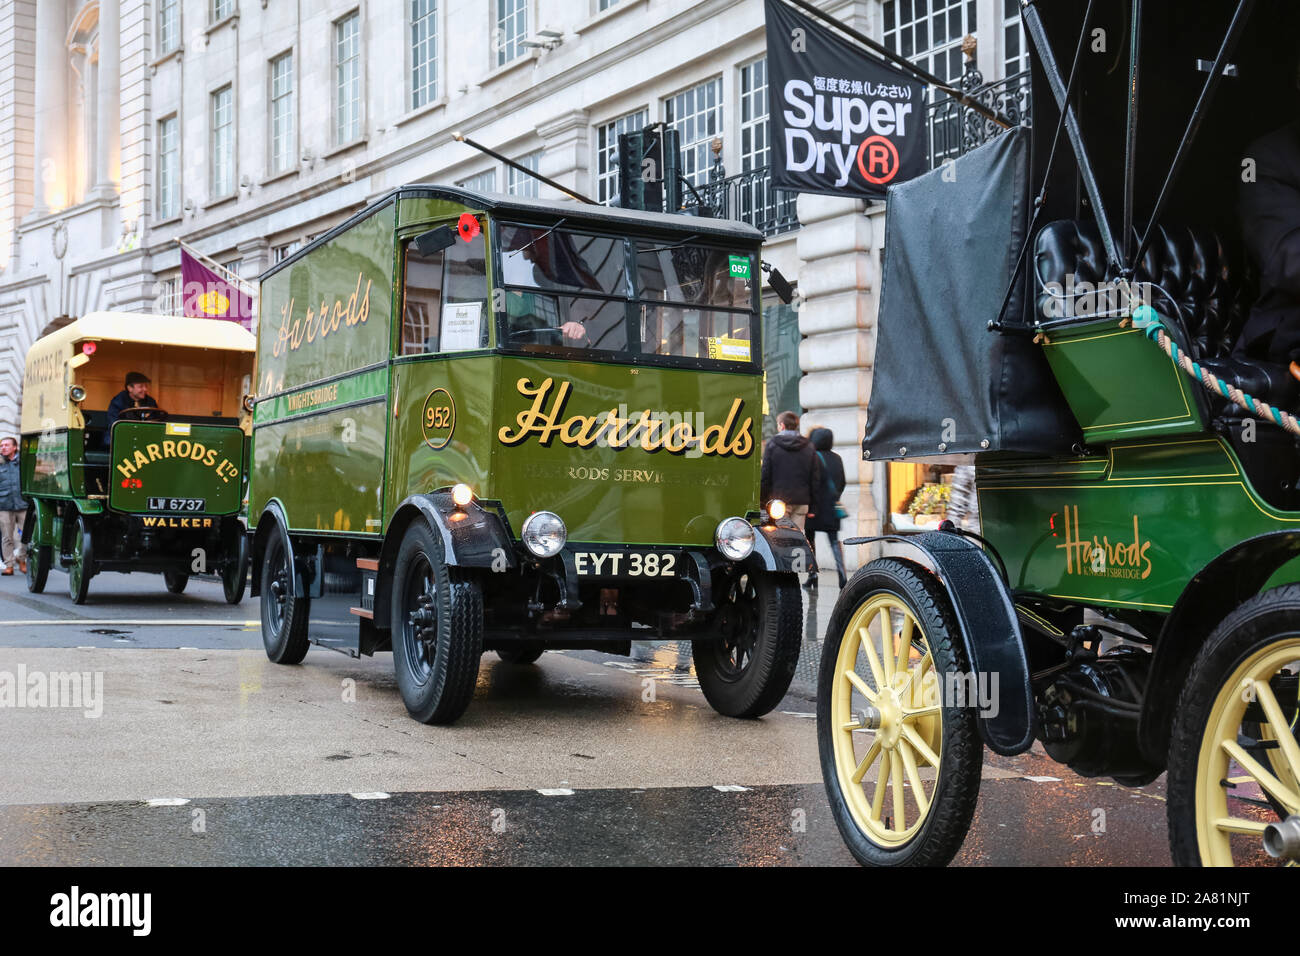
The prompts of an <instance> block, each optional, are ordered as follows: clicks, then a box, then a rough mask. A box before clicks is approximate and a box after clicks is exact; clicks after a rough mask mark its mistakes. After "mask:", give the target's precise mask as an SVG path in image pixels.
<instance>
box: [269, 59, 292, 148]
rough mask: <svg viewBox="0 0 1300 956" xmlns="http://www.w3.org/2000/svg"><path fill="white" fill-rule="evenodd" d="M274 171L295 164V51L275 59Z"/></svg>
mask: <svg viewBox="0 0 1300 956" xmlns="http://www.w3.org/2000/svg"><path fill="white" fill-rule="evenodd" d="M269 112H270V120H271V130H270V142H271V172H272V173H282V172H284V171H285V170H287V169H289V168H290V167H291V166H292V165H293V159H294V155H293V154H294V142H293V140H294V136H293V126H294V123H293V53H292V52H290V53H285V54H284V55H282V56H278V57H276V58H275V59H274V60H272V61H271V109H270V111H269Z"/></svg>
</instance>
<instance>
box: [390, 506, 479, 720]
mask: <svg viewBox="0 0 1300 956" xmlns="http://www.w3.org/2000/svg"><path fill="white" fill-rule="evenodd" d="M480 588H481V586H480V584H479V581H478V578H476V577H474V576H473V575H472V574H469V573H467V572H465V571H462V570H460V569H459V568H449V567H447V565H446V564H445V563H444V562H443V560H442V542H441V540H439V539H437V538H435V537H434V534H433V532H432V531H431V530H430V529H429V526H428V525H426V524H425V523H424V522H422V521H418V522H416V523H415V524H413V525H411V527H410V528H409V529H408V530H407V532H406V536H405V537H404V538H403V539H402V545H401V548H400V549H399V550H398V553H397V562H396V564H395V565H394V567H393V599H392V602H391V604H392V633H393V669H394V671H395V673H396V677H397V688H398V690H400V691H401V693H402V702H403V703H405V704H406V709H407V711H409V712H410V714H411V716H412V717H414V718H415V719H416V720H418V721H421V722H422V723H426V724H450V723H452V722H453V721H455V720H456V719H457V718H458V717H460V715H461V714H463V713H464V712H465V708H466V707H468V706H469V702H470V700H471V698H473V696H474V686H475V684H476V683H477V681H478V665H479V658H480V657H482V655H483V593H482V591H481V589H480Z"/></svg>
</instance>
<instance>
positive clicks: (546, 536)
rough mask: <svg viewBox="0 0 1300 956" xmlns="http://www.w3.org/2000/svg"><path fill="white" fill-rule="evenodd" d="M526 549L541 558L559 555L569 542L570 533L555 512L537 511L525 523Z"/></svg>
mask: <svg viewBox="0 0 1300 956" xmlns="http://www.w3.org/2000/svg"><path fill="white" fill-rule="evenodd" d="M522 537H523V539H524V547H525V548H527V549H528V550H529V551H530V552H532V553H533V554H535V555H536V556H537V557H539V558H549V557H552V556H553V555H556V554H559V552H560V549H561V548H563V547H564V543H565V542H566V541H567V540H569V531H568V529H567V528H565V527H564V522H563V521H561V520H560V516H559V515H557V514H556V513H555V512H553V511H537V512H534V513H533V514H531V515H529V516H528V518H527V520H526V521H524V527H523V531H522Z"/></svg>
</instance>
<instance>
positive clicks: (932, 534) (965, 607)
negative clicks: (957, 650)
mask: <svg viewBox="0 0 1300 956" xmlns="http://www.w3.org/2000/svg"><path fill="white" fill-rule="evenodd" d="M871 541H889V542H891V543H896V544H901V545H904V546H906V547H909V548H914V549H916V550H917V551H919V552H921V556H922V560H921V562H920V563H922V564H924V565H927V566H928V567H929V568H930V569H931V571H932V572H933V574H934V576H935V578H936V579H938V581H939V583H940V584H941V585H942V586H943V589H944V591H945V593H947V595H948V599H949V601H950V602H951V603H952V607H953V611H954V612H955V613H956V616H957V626H958V628H959V629H960V631H961V638H962V643H963V644H964V645H965V648H966V657H967V660H968V662H969V663H970V667H971V670H972V671H973V672H974V673H975V674H977V675H978V674H990V675H993V674H996V675H997V678H998V693H997V700H998V706H997V710H996V712H993V711H992V709H991V708H990V709H989V711H988V712H986V711H984V710H982V709H981V710H978V711H977V714H978V716H979V721H978V723H979V729H980V736H981V737H982V738H983V739H984V742H985V743H986V744H988V747H989V749H990V750H992V751H993V752H994V753H997V754H1002V755H1003V756H1013V755H1015V754H1020V753H1024V752H1025V751H1026V750H1028V749H1029V747H1030V745H1031V744H1032V743H1033V742H1034V736H1035V725H1036V719H1035V711H1034V695H1033V690H1032V689H1031V687H1030V684H1029V662H1028V660H1027V659H1026V657H1025V645H1024V640H1023V638H1022V637H1021V634H1020V622H1019V620H1018V619H1017V617H1016V610H1015V606H1014V604H1013V603H1012V600H1011V592H1010V590H1009V589H1008V587H1007V585H1006V582H1005V581H1004V580H1003V579H1002V577H1001V576H1000V575H999V573H998V569H997V567H996V566H995V565H994V563H993V561H992V559H991V558H990V557H989V556H988V555H987V554H985V553H984V550H983V549H982V548H981V547H980V546H979V545H977V544H976V543H975V542H973V541H971V540H970V539H969V538H965V537H962V536H961V535H959V534H953V533H950V532H944V531H923V532H920V533H918V534H908V535H883V536H880V537H874V538H850V539H848V540H847V541H845V542H844V543H845V544H866V543H868V542H871Z"/></svg>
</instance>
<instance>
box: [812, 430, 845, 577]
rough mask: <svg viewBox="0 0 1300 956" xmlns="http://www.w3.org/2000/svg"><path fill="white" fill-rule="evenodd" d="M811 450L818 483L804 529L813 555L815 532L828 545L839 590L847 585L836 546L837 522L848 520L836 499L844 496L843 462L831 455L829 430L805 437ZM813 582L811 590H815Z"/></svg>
mask: <svg viewBox="0 0 1300 956" xmlns="http://www.w3.org/2000/svg"><path fill="white" fill-rule="evenodd" d="M808 440H809V442H810V443H811V444H812V447H813V450H814V451H815V452H816V454H817V459H818V461H819V462H820V464H821V468H822V481H821V483H820V484H819V485H818V486H817V487H816V488H815V489H814V493H813V505H812V510H811V511H810V512H809V514H808V521H807V522H806V523H805V525H804V533H805V534H806V535H807V536H808V544H809V546H810V547H811V548H812V550H813V554H814V555H815V554H816V553H817V532H818V531H821V532H824V533H825V534H826V537H828V538H830V541H831V554H833V555H834V556H835V570H836V572H837V573H838V574H839V579H840V587H841V588H843V587H844V585H845V584H846V583H847V582H848V578H847V576H846V575H845V573H844V548H843V546H841V544H840V522H841V521H842V520H843V519H844V518H846V517H848V514H847V512H845V511H844V508H843V506H841V505H840V495H842V494H844V485H845V480H844V459H842V458H841V457H840V456H839V455H837V454H836V453H835V452H833V451H831V446H832V445H833V444H834V443H835V434H834V433H833V432H832V431H831V430H830V429H829V428H814V429H813V430H812V432H811V433H810V434H809V435H808ZM816 580H817V579H816V578H813V590H815V589H816V587H817V584H816Z"/></svg>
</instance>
